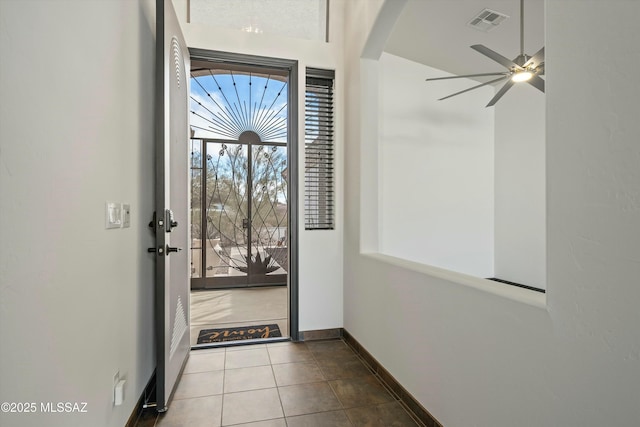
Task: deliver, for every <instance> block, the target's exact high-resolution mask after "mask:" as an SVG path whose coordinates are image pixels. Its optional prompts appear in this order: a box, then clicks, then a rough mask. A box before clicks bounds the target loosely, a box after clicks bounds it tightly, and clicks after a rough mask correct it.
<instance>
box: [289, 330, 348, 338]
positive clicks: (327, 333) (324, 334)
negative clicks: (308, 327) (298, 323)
mask: <svg viewBox="0 0 640 427" xmlns="http://www.w3.org/2000/svg"><path fill="white" fill-rule="evenodd" d="M342 331H343V329H342V328H333V329H318V330H314V331H300V332H299V335H298V338H299V339H300V341H317V340H331V339H336V338H342Z"/></svg>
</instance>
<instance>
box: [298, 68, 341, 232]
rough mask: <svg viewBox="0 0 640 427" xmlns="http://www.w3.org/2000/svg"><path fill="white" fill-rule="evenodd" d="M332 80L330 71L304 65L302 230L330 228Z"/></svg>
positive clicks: (332, 218) (331, 213)
mask: <svg viewBox="0 0 640 427" xmlns="http://www.w3.org/2000/svg"><path fill="white" fill-rule="evenodd" d="M333 80H334V72H333V71H329V70H318V69H313V68H307V81H306V92H305V94H306V95H305V109H306V113H305V200H304V223H305V229H306V230H333V228H334V226H335V224H334V179H333V178H334V173H333Z"/></svg>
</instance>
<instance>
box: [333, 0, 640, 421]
mask: <svg viewBox="0 0 640 427" xmlns="http://www.w3.org/2000/svg"><path fill="white" fill-rule="evenodd" d="M389 3H394V2H393V1H390V2H389ZM387 4H388V3H387ZM376 6H378V4H376ZM378 10H379V7H378V8H372V7H371V3H370V2H368V1H367V0H353V1H350V2H349V3H348V5H347V8H346V16H345V28H348V29H349V31H350V37H348V38H347V39H346V43H347V47H346V48H347V51H346V56H345V67H346V68H345V75H346V76H347V82H346V84H347V85H348V86H349V88H350V90H349V91H348V95H347V99H346V108H345V113H346V114H345V122H346V123H348V126H347V127H346V128H345V139H346V140H347V141H349V143H348V144H346V146H345V148H346V154H345V159H346V165H345V166H346V167H345V171H346V176H345V221H346V228H345V280H344V283H345V285H344V288H345V290H344V306H345V313H344V326H345V328H346V329H347V330H348V331H349V332H350V333H351V334H352V335H353V336H354V337H355V338H356V339H357V340H358V341H360V342H361V343H362V344H363V345H364V347H365V348H367V350H368V351H370V352H371V353H372V354H373V356H374V357H375V358H377V359H378V360H379V361H380V362H381V363H382V364H383V365H384V366H385V367H386V368H387V369H388V370H389V371H390V372H391V374H392V375H394V376H395V377H396V378H397V379H398V380H399V381H400V382H401V383H402V384H403V385H404V386H405V387H406V388H407V389H408V390H409V391H410V392H411V393H412V394H413V395H414V396H415V397H416V398H417V399H418V400H419V401H420V402H421V403H422V404H423V405H424V406H425V407H426V408H427V409H428V410H429V411H431V412H432V413H433V415H434V416H435V417H436V418H438V420H439V421H441V422H442V424H443V425H445V426H447V427H466V426H478V427H483V426H492V427H501V426H504V427H512V426H539V425H545V426H600V425H607V426H621V427H622V426H631V425H639V424H640V405H638V403H639V402H638V396H640V334H639V333H638V326H637V325H638V324H640V310H638V306H637V305H638V301H640V286H638V277H640V262H638V260H639V259H640V209H638V206H640V198H639V197H640V196H639V195H640V145H638V143H637V135H638V134H639V133H640V121H638V120H637V117H638V106H637V99H638V98H640V86H638V85H633V84H629V81H633V78H634V70H635V69H637V67H638V66H640V60H639V58H640V45H638V44H637V43H636V42H635V40H637V39H638V36H639V33H638V31H639V30H638V26H637V23H636V17H637V16H638V15H639V14H640V3H638V2H633V1H626V0H615V1H611V2H606V4H605V2H584V1H578V0H566V1H562V2H547V7H546V31H547V35H546V42H547V49H546V52H547V73H546V82H547V93H546V95H545V102H546V107H547V130H546V182H547V184H546V185H547V196H546V200H547V206H546V215H547V233H546V236H547V250H548V253H547V269H548V273H547V277H548V280H547V284H548V292H547V296H546V301H545V299H544V297H539V296H535V295H533V294H536V293H535V292H532V291H527V290H524V289H517V288H513V287H508V286H507V287H502V288H500V287H496V286H495V285H499V284H490V282H488V281H487V284H480V283H475V282H473V281H471V280H462V278H461V277H460V278H459V277H456V276H455V275H449V276H447V275H445V274H439V273H438V272H437V271H435V270H429V269H426V268H421V267H420V266H419V265H418V264H412V263H409V262H400V261H398V260H396V259H393V258H391V257H389V256H384V255H376V254H366V253H365V254H363V253H361V244H362V248H364V249H365V250H371V243H372V242H375V238H371V237H370V235H368V234H370V233H371V232H372V230H373V233H375V232H376V228H375V227H373V228H372V227H371V217H372V216H373V217H375V216H376V215H377V212H376V211H375V210H370V209H369V207H370V206H371V203H372V202H371V196H375V195H376V191H377V190H375V189H374V190H372V189H371V188H372V187H374V188H377V181H376V174H375V171H372V170H371V169H370V168H371V164H370V163H369V162H366V163H364V162H363V159H366V158H367V157H366V156H367V155H368V154H367V153H368V152H370V150H368V149H369V148H371V145H372V143H371V138H363V137H362V136H363V134H366V133H367V132H368V130H367V128H366V127H365V125H368V124H369V123H370V121H369V119H370V116H362V115H361V113H362V112H367V113H368V112H370V108H369V107H368V105H365V106H364V107H362V108H361V105H362V104H361V102H360V101H361V98H366V96H365V94H364V92H365V91H364V90H363V88H361V86H360V84H361V82H362V81H363V79H365V80H366V79H368V78H369V76H370V74H371V73H374V72H375V71H372V70H371V68H372V64H371V62H374V61H373V60H369V59H367V60H362V61H361V60H360V56H361V53H362V49H363V46H364V45H365V41H366V40H367V37H369V33H370V30H371V25H372V23H373V22H374V20H375V17H376V13H377V11H378ZM386 10H390V11H393V8H389V9H386ZM576 16H579V17H580V19H579V20H578V19H575V17H576ZM390 19H391V18H389V17H388V18H387V19H386V20H387V21H388V20H390ZM382 21H385V19H381V20H379V21H378V22H382ZM374 38H376V39H380V38H381V37H380V34H375V37H374ZM382 39H383V40H384V38H382ZM419 46H420V43H416V48H419ZM585 58H589V60H588V63H589V66H588V67H586V68H584V69H582V71H583V72H582V74H578V75H576V73H575V72H574V71H575V64H577V63H584V61H585ZM375 120H376V119H375V118H373V119H372V121H373V122H375ZM376 145H377V141H374V143H373V146H374V147H375V146H376ZM374 165H377V163H376V164H374ZM400 172H401V171H399V173H400ZM376 200H377V199H376ZM374 206H375V204H374ZM374 223H375V222H374ZM365 243H366V244H365ZM447 277H448V278H447ZM507 288H509V289H507ZM500 289H502V291H501V290H500ZM538 295H539V294H538ZM381 336H383V337H385V338H384V339H380V337H381Z"/></svg>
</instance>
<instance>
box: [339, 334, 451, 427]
mask: <svg viewBox="0 0 640 427" xmlns="http://www.w3.org/2000/svg"><path fill="white" fill-rule="evenodd" d="M342 339H343V340H344V341H345V342H346V343H347V344H348V345H349V347H351V348H352V349H353V351H355V352H356V354H358V355H359V356H360V357H361V358H362V360H363V361H364V362H365V363H366V364H367V365H369V369H371V371H372V372H373V373H374V374H375V375H376V376H377V377H378V378H379V379H380V380H381V381H382V382H383V383H384V384H385V385H386V386H387V388H388V389H389V390H390V391H391V392H392V393H393V394H395V397H396V398H397V399H398V400H399V401H400V403H401V404H402V405H403V406H404V407H405V409H407V410H408V411H409V412H410V413H411V414H413V416H414V417H415V418H416V419H418V420H419V421H420V422H421V423H422V424H424V425H425V427H442V424H440V422H438V420H436V419H435V417H434V416H433V415H431V414H430V413H429V411H427V410H426V409H425V408H424V406H422V405H421V404H420V402H418V401H417V400H416V399H415V398H414V397H413V396H412V395H411V393H409V392H408V391H407V390H406V389H405V388H404V387H403V386H402V385H401V384H400V383H399V382H398V381H397V380H396V379H395V378H394V377H393V376H392V375H391V374H390V373H389V371H387V370H386V369H385V368H384V367H383V366H382V365H381V364H380V363H379V362H378V361H377V360H376V359H375V358H374V357H373V356H372V355H371V353H369V352H368V351H367V350H366V349H365V348H364V347H363V346H362V345H361V344H360V343H359V342H358V341H357V340H356V339H355V338H354V337H353V335H351V334H350V333H349V332H347V331H346V330H344V329H343V330H342Z"/></svg>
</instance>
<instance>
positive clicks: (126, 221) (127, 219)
mask: <svg viewBox="0 0 640 427" xmlns="http://www.w3.org/2000/svg"><path fill="white" fill-rule="evenodd" d="M122 227H123V228H129V227H131V205H130V204H129V203H123V204H122Z"/></svg>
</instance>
